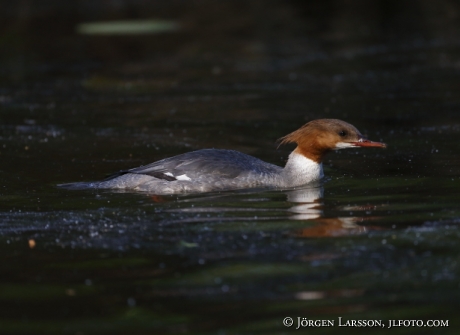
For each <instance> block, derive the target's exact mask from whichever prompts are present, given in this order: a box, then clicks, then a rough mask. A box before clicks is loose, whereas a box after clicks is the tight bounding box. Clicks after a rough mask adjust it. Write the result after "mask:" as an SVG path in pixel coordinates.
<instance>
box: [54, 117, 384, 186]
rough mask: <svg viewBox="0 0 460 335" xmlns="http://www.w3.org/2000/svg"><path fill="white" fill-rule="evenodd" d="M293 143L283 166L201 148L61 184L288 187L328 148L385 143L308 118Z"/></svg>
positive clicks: (317, 170)
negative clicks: (92, 179)
mask: <svg viewBox="0 0 460 335" xmlns="http://www.w3.org/2000/svg"><path fill="white" fill-rule="evenodd" d="M286 143H296V144H297V147H296V149H295V150H294V151H293V152H292V153H291V154H290V155H289V159H288V161H287V163H286V166H285V167H284V168H282V167H280V166H277V165H273V164H270V163H266V162H264V161H262V160H260V159H258V158H255V157H252V156H249V155H246V154H243V153H241V152H238V151H234V150H222V149H202V150H197V151H192V152H188V153H185V154H181V155H178V156H174V157H170V158H166V159H163V160H160V161H157V162H154V163H151V164H148V165H144V166H140V167H137V168H134V169H130V170H124V171H120V172H118V173H116V174H114V175H112V176H110V177H108V178H107V179H105V180H102V181H96V182H79V183H71V184H61V185H59V186H62V187H67V188H71V189H123V190H133V191H144V192H149V193H153V194H158V195H164V194H179V193H201V192H210V191H224V190H235V189H244V188H254V187H275V188H293V187H296V186H301V185H305V184H308V183H311V182H314V181H318V180H319V179H321V178H322V177H323V167H322V163H321V162H322V160H323V157H324V155H325V154H326V153H327V152H329V151H332V150H338V149H345V148H359V147H377V148H385V147H386V144H384V143H380V142H372V141H369V140H367V139H366V138H364V137H363V135H361V133H360V132H359V131H358V129H356V128H355V127H354V126H352V125H351V124H349V123H347V122H344V121H341V120H337V119H319V120H313V121H310V122H308V123H306V124H305V125H303V126H302V127H301V128H299V129H297V130H296V131H294V132H292V133H290V134H288V135H286V136H284V137H282V138H280V145H281V144H286Z"/></svg>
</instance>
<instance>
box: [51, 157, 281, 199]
mask: <svg viewBox="0 0 460 335" xmlns="http://www.w3.org/2000/svg"><path fill="white" fill-rule="evenodd" d="M283 175H284V174H283V168H281V167H279V166H276V165H273V164H270V163H266V162H264V161H262V160H260V159H258V158H255V157H252V156H249V155H246V154H243V153H241V152H238V151H234V150H221V149H203V150H198V151H192V152H188V153H185V154H182V155H178V156H174V157H170V158H166V159H163V160H160V161H157V162H154V163H151V164H148V165H144V166H140V167H137V168H134V169H130V170H126V171H120V172H119V173H117V174H115V175H113V176H111V177H109V178H107V179H105V180H103V181H97V182H82V183H72V184H64V185H60V186H63V187H66V188H71V189H87V188H94V189H131V190H137V191H146V192H152V193H155V194H176V193H199V192H209V191H219V190H231V189H241V188H254V187H261V186H266V187H283V186H288V185H286V183H285V178H283Z"/></svg>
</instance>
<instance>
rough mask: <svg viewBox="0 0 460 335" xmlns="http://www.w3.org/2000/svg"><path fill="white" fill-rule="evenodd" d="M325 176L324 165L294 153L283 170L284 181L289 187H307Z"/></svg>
mask: <svg viewBox="0 0 460 335" xmlns="http://www.w3.org/2000/svg"><path fill="white" fill-rule="evenodd" d="M323 176H324V174H323V165H322V164H321V163H317V162H315V161H313V160H311V159H309V158H307V157H305V156H304V155H301V154H298V153H296V152H292V153H291V154H290V155H289V159H288V161H287V163H286V166H285V167H284V169H283V177H284V178H283V179H284V181H285V185H284V186H287V187H295V186H300V185H305V184H308V183H311V182H313V181H317V180H319V179H321V178H322V177H323Z"/></svg>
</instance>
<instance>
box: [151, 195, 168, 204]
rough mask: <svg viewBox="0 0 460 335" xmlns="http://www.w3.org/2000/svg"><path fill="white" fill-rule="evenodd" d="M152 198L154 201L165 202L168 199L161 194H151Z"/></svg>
mask: <svg viewBox="0 0 460 335" xmlns="http://www.w3.org/2000/svg"><path fill="white" fill-rule="evenodd" d="M150 199H152V200H153V202H165V201H166V200H165V198H163V197H162V196H159V195H151V196H150Z"/></svg>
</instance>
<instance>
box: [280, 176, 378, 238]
mask: <svg viewBox="0 0 460 335" xmlns="http://www.w3.org/2000/svg"><path fill="white" fill-rule="evenodd" d="M323 195H324V188H323V187H322V186H321V185H319V184H318V185H310V186H309V187H308V188H300V189H296V190H291V191H287V201H289V202H291V203H294V205H293V206H292V207H291V208H289V209H288V211H289V212H291V213H292V214H291V215H290V216H289V218H290V219H291V220H308V221H311V223H313V224H314V225H312V226H309V227H305V228H302V229H297V230H295V231H292V232H291V233H290V234H291V235H293V236H296V237H333V236H344V235H355V234H362V233H365V232H367V231H369V230H376V229H381V228H380V227H375V226H363V225H360V223H362V222H365V221H368V220H375V219H376V217H364V216H361V217H357V216H349V217H334V218H327V217H324V212H323V208H324V205H323V203H322V198H323ZM341 209H342V210H350V209H351V208H350V207H347V208H345V207H344V208H341ZM353 209H354V210H368V209H369V206H362V207H360V206H358V207H353Z"/></svg>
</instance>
